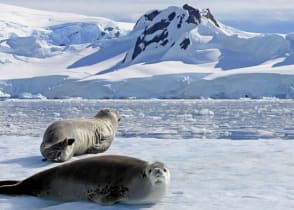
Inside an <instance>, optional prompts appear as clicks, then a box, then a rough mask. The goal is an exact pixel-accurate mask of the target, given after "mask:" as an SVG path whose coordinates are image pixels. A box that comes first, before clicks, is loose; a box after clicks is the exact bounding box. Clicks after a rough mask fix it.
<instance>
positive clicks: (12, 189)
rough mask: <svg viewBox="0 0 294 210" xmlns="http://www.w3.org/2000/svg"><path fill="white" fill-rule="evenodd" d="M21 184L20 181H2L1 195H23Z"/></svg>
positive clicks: (0, 185)
mask: <svg viewBox="0 0 294 210" xmlns="http://www.w3.org/2000/svg"><path fill="white" fill-rule="evenodd" d="M19 183H20V182H19V181H15V180H7V181H0V194H6V195H20V194H23V193H22V190H21V187H20V185H19Z"/></svg>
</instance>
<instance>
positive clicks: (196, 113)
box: [193, 108, 214, 116]
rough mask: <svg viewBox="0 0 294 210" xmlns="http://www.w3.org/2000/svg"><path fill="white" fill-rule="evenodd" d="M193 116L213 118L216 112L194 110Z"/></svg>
mask: <svg viewBox="0 0 294 210" xmlns="http://www.w3.org/2000/svg"><path fill="white" fill-rule="evenodd" d="M193 115H208V116H213V115H214V112H213V111H211V110H209V109H206V108H205V109H200V110H197V109H196V110H194V112H193Z"/></svg>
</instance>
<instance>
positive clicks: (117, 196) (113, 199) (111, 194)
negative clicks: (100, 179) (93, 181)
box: [88, 186, 129, 205]
mask: <svg viewBox="0 0 294 210" xmlns="http://www.w3.org/2000/svg"><path fill="white" fill-rule="evenodd" d="M128 191H129V190H128V188H127V187H124V186H112V187H105V188H102V189H97V190H96V191H94V192H91V193H89V194H88V199H89V200H90V201H93V202H95V203H98V204H101V205H113V204H115V203H118V202H120V201H121V200H123V199H124V198H126V194H127V192H128Z"/></svg>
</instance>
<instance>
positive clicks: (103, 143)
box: [40, 109, 120, 162]
mask: <svg viewBox="0 0 294 210" xmlns="http://www.w3.org/2000/svg"><path fill="white" fill-rule="evenodd" d="M119 121H120V117H119V116H118V114H117V113H116V112H114V111H112V110H110V109H102V110H100V111H99V112H98V113H97V115H96V116H95V117H93V118H81V119H66V120H60V121H56V122H53V123H52V124H51V125H50V126H49V127H48V128H47V129H46V131H45V133H44V135H43V141H42V143H41V145H40V151H41V154H42V155H43V157H44V160H51V161H55V162H64V161H67V160H69V159H70V158H71V157H72V156H74V155H82V154H95V153H102V152H104V151H106V150H107V149H108V148H109V147H110V145H111V144H112V142H113V140H114V137H115V134H116V131H117V127H118V122H119Z"/></svg>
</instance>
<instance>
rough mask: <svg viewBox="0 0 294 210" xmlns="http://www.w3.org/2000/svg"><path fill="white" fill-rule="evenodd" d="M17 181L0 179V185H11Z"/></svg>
mask: <svg viewBox="0 0 294 210" xmlns="http://www.w3.org/2000/svg"><path fill="white" fill-rule="evenodd" d="M17 183H19V181H16V180H5V181H0V186H3V185H13V184H17Z"/></svg>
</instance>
